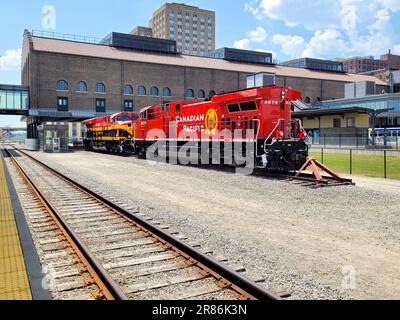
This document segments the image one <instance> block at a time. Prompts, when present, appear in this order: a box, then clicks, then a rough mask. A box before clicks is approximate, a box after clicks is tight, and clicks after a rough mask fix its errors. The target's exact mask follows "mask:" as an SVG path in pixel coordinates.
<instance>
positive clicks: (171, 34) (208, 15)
mask: <svg viewBox="0 0 400 320" xmlns="http://www.w3.org/2000/svg"><path fill="white" fill-rule="evenodd" d="M149 25H150V27H151V28H152V29H153V36H154V37H156V38H163V39H168V40H175V41H176V43H177V48H178V51H179V52H181V53H183V54H188V55H196V56H207V54H208V52H209V51H212V50H215V12H214V11H209V10H204V9H200V8H198V7H193V6H187V5H185V4H178V3H166V4H164V5H163V6H162V7H161V8H160V9H158V10H157V11H156V12H154V14H153V18H152V19H151V20H150V23H149Z"/></svg>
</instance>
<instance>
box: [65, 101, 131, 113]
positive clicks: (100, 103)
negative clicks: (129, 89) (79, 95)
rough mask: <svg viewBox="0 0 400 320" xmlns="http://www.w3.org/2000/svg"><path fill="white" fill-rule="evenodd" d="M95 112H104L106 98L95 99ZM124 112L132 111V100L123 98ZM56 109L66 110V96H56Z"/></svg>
mask: <svg viewBox="0 0 400 320" xmlns="http://www.w3.org/2000/svg"><path fill="white" fill-rule="evenodd" d="M95 106H96V112H98V113H105V112H106V99H96V102H95ZM123 108H124V111H125V112H133V109H134V103H133V100H124V105H123ZM57 110H58V111H64V112H67V111H68V98H67V97H58V98H57Z"/></svg>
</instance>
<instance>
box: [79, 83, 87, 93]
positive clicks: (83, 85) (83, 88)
mask: <svg viewBox="0 0 400 320" xmlns="http://www.w3.org/2000/svg"><path fill="white" fill-rule="evenodd" d="M76 91H77V92H87V84H86V82H84V81H79V82H78V84H77V85H76Z"/></svg>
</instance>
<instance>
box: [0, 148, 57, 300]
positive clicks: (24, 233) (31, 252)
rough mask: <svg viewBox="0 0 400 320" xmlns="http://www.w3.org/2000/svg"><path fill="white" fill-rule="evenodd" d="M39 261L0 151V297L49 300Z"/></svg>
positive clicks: (0, 298) (2, 298) (4, 298)
mask: <svg viewBox="0 0 400 320" xmlns="http://www.w3.org/2000/svg"><path fill="white" fill-rule="evenodd" d="M41 269H42V268H41V265H40V261H39V258H38V256H37V253H36V249H35V246H34V244H33V241H32V238H31V234H30V231H29V228H28V225H27V223H26V221H25V216H24V214H23V212H22V208H21V206H20V203H19V200H18V197H17V194H16V192H15V189H14V186H13V185H12V180H11V177H10V176H9V174H8V170H7V168H6V165H5V162H4V159H3V152H0V300H49V299H50V294H49V292H48V291H47V290H46V289H45V288H43V287H44V286H43V285H42V283H44V284H45V281H43V279H44V276H43V275H42V270H41Z"/></svg>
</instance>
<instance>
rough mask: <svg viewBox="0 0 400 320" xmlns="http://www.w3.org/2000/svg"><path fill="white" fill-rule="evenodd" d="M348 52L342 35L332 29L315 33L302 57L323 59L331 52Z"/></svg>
mask: <svg viewBox="0 0 400 320" xmlns="http://www.w3.org/2000/svg"><path fill="white" fill-rule="evenodd" d="M347 51H349V49H348V47H347V45H346V42H345V41H344V40H343V39H342V34H341V33H340V32H339V31H337V30H334V29H328V30H324V31H316V32H315V34H314V36H313V37H312V38H311V40H310V41H309V42H308V43H307V45H306V49H305V50H304V51H303V53H302V56H303V57H311V58H323V57H325V56H327V55H331V54H332V53H333V52H342V53H346V52H347Z"/></svg>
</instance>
